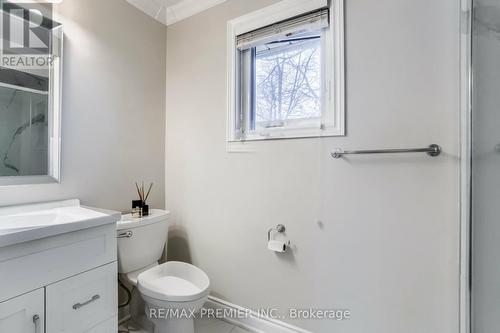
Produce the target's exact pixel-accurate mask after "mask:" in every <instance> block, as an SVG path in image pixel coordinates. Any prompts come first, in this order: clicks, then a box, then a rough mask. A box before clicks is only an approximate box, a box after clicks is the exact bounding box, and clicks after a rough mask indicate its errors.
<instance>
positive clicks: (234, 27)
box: [227, 0, 345, 142]
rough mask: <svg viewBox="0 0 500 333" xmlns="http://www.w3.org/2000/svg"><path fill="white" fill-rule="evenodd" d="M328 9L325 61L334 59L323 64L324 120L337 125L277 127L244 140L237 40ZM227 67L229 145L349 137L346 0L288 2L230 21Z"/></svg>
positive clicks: (297, 0)
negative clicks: (240, 122) (240, 124)
mask: <svg viewBox="0 0 500 333" xmlns="http://www.w3.org/2000/svg"><path fill="white" fill-rule="evenodd" d="M326 6H329V8H330V28H329V29H328V30H327V31H326V32H325V34H324V38H322V40H323V44H322V51H323V52H324V58H323V59H333V61H324V64H323V66H324V69H323V70H324V73H325V78H326V81H323V84H322V86H323V87H324V88H323V89H324V94H323V96H324V99H323V101H322V104H323V111H322V118H323V119H324V118H325V116H326V117H330V118H331V117H333V123H332V122H330V123H331V124H330V126H326V127H322V128H319V127H318V128H317V129H307V128H303V129H300V128H298V129H286V128H285V129H283V128H276V129H272V130H269V131H268V132H269V133H270V134H271V135H269V136H262V135H245V137H244V138H243V139H240V138H239V137H238V133H237V129H236V125H235V124H236V121H237V117H239V112H240V111H239V107H238V106H237V104H238V103H239V98H238V93H239V92H238V88H237V87H238V85H239V82H238V80H239V78H238V75H237V72H238V70H239V68H237V66H238V60H237V59H238V55H239V51H238V49H237V47H236V37H237V36H238V35H241V34H244V33H246V32H249V31H253V30H256V29H259V28H262V27H265V26H268V25H270V24H273V23H276V22H280V21H284V20H287V19H289V18H292V17H295V16H298V15H302V14H306V13H308V12H311V11H314V10H316V9H320V8H324V7H326ZM227 64H228V68H227V75H228V78H227V91H228V101H227V141H228V142H242V141H257V140H269V139H291V138H309V137H316V138H317V137H329V136H344V135H345V87H344V81H345V80H344V77H345V68H344V0H284V1H281V2H279V3H276V4H274V5H271V6H269V7H265V8H263V9H260V10H257V11H255V12H252V13H249V14H247V15H244V16H241V17H238V18H236V19H233V20H231V21H229V22H228V24H227Z"/></svg>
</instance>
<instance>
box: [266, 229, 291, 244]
mask: <svg viewBox="0 0 500 333" xmlns="http://www.w3.org/2000/svg"><path fill="white" fill-rule="evenodd" d="M285 231H286V227H285V226H284V225H283V224H278V225H277V226H276V227H274V228H270V229H269V230H268V231H267V242H270V241H271V236H272V233H273V232H276V233H279V234H282V233H284V232H285ZM285 244H286V246H290V241H289V240H288V241H287V242H286V243H285Z"/></svg>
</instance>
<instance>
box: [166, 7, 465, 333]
mask: <svg viewBox="0 0 500 333" xmlns="http://www.w3.org/2000/svg"><path fill="white" fill-rule="evenodd" d="M274 2H275V1H272V0H254V1H246V0H230V1H228V2H226V3H224V4H222V5H219V6H217V7H215V8H212V9H210V10H208V11H206V12H204V13H202V14H199V15H197V16H194V17H192V18H190V19H187V20H185V21H183V22H180V23H177V24H174V25H172V26H169V27H168V29H167V45H168V47H167V185H166V192H167V198H166V202H167V207H168V209H170V210H172V212H173V217H174V219H175V221H176V223H177V224H178V226H176V228H175V229H174V230H173V231H172V232H171V234H170V246H169V249H168V250H169V251H170V252H169V253H168V256H169V257H170V258H174V259H175V258H181V259H190V260H191V261H192V262H193V263H194V264H196V265H198V266H200V267H201V268H202V269H204V270H205V271H206V272H207V273H208V275H209V276H210V278H211V282H212V286H213V294H214V295H216V296H218V297H222V298H224V299H227V300H229V301H231V302H233V303H236V304H239V305H242V306H246V307H249V308H262V307H278V308H280V309H282V310H283V311H286V309H288V308H294V307H299V308H308V307H315V308H318V307H319V308H332V307H333V308H348V309H350V310H351V311H352V319H351V320H350V321H346V322H332V321H321V320H310V321H306V320H304V321H290V322H291V323H293V324H296V325H298V326H300V327H303V328H306V329H309V330H311V331H314V332H349V333H359V332H380V333H401V332H405V333H421V332H440V333H455V332H457V330H458V259H459V258H458V253H459V252H458V239H459V238H458V236H459V218H458V157H457V155H458V151H459V149H458V117H459V95H458V91H459V75H458V74H459V2H458V1H455V0H439V1H436V0H424V1H415V0H381V1H372V0H356V1H346V63H347V84H346V89H347V131H348V135H347V136H346V137H344V138H326V139H302V140H288V141H273V142H260V143H256V144H255V152H253V153H227V152H226V142H225V133H226V22H227V21H228V20H230V19H232V18H235V17H238V16H240V15H242V14H245V13H247V12H250V11H253V10H256V9H258V8H261V7H263V6H265V5H268V4H271V3H274ZM430 143H438V144H440V145H442V147H443V148H444V153H443V155H442V156H441V157H439V158H437V159H432V158H429V157H427V156H425V155H399V156H364V157H352V158H349V159H348V160H333V159H331V158H330V157H329V151H330V150H332V149H334V148H336V147H344V148H382V147H414V146H426V145H428V144H430ZM277 223H283V224H285V225H286V226H287V230H288V233H287V234H288V236H289V237H290V239H291V240H292V242H293V244H294V251H293V253H290V254H286V255H283V256H279V255H275V254H274V253H271V252H269V251H268V250H267V249H266V232H267V229H268V228H269V227H272V226H274V225H276V224H277Z"/></svg>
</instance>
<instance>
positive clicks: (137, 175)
mask: <svg viewBox="0 0 500 333" xmlns="http://www.w3.org/2000/svg"><path fill="white" fill-rule="evenodd" d="M56 10H57V12H58V13H57V16H58V17H57V19H58V20H59V21H60V22H62V23H63V24H64V31H65V41H64V43H65V45H64V78H63V109H62V119H63V120H62V136H63V139H62V141H63V142H62V181H61V184H53V185H37V186H17V187H0V205H8V204H17V203H25V202H33V201H45V200H56V199H67V198H80V199H82V201H83V203H84V204H88V205H95V206H99V207H105V208H112V209H117V210H128V209H129V207H130V205H131V203H130V201H131V200H132V199H135V198H136V196H137V195H136V191H135V185H134V181H136V180H141V179H144V181H146V182H154V183H155V187H154V188H153V192H152V194H151V204H152V205H153V206H155V207H163V206H164V164H165V154H164V133H165V125H164V124H165V121H164V120H165V93H164V92H165V52H166V51H165V49H166V38H165V36H166V28H165V27H164V26H163V25H162V24H160V23H158V22H155V21H153V20H151V19H150V18H149V17H148V16H146V15H145V14H143V13H141V12H139V11H138V10H136V9H135V8H134V7H133V6H131V5H129V4H127V3H126V2H125V1H122V0H106V1H100V0H85V1H81V0H65V1H64V2H62V3H61V4H58V5H56Z"/></svg>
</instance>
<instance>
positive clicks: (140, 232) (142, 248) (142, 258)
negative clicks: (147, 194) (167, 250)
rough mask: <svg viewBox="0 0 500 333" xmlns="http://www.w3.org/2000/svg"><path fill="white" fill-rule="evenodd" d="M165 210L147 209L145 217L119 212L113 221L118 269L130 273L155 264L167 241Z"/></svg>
mask: <svg viewBox="0 0 500 333" xmlns="http://www.w3.org/2000/svg"><path fill="white" fill-rule="evenodd" d="M168 217H169V212H168V211H165V210H160V209H151V210H150V211H149V215H148V216H144V217H142V218H133V217H132V216H131V215H130V214H128V215H123V216H122V219H121V221H119V222H118V223H117V243H118V272H119V273H130V272H133V271H136V270H138V269H141V268H144V267H146V266H148V265H151V264H154V263H156V262H157V261H158V260H159V259H160V258H161V256H162V254H163V249H164V247H165V246H166V243H167V235H168V226H169V219H168Z"/></svg>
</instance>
